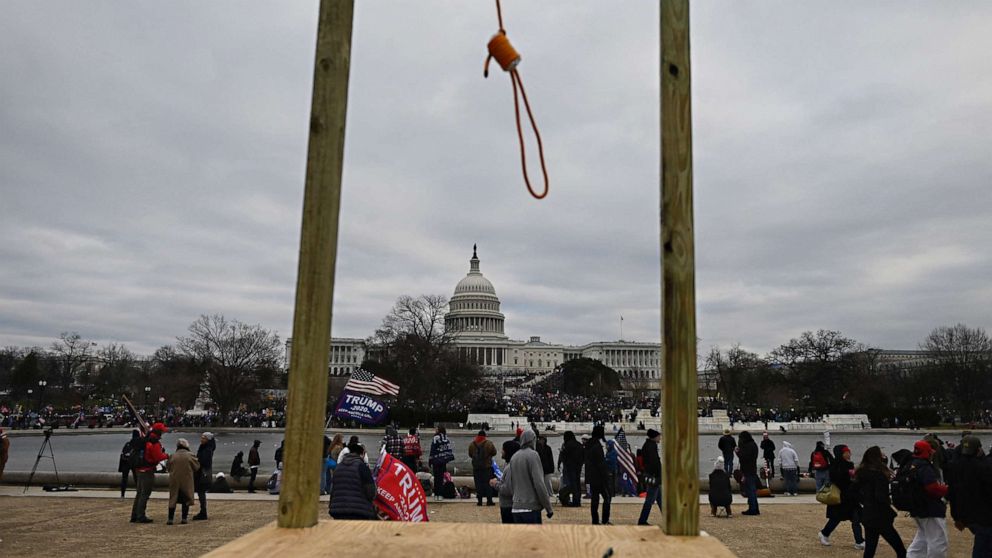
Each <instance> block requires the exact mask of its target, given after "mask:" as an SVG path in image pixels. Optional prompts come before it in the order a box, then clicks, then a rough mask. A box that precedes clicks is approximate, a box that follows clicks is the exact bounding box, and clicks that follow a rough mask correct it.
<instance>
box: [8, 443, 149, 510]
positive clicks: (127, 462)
mask: <svg viewBox="0 0 992 558" xmlns="http://www.w3.org/2000/svg"><path fill="white" fill-rule="evenodd" d="M140 443H141V432H139V431H138V430H132V431H131V439H130V440H128V441H127V442H125V443H124V447H122V448H121V456H120V458H119V459H118V461H117V472H118V473H120V474H121V500H123V499H124V492H126V491H127V478H128V477H129V476H133V477H134V486H135V488H137V486H138V477H137V475H135V473H134V469H133V468H132V467H131V453H132V452H133V451H134V450H136V449H138V444H140ZM2 471H3V467H0V477H2V476H3V475H2Z"/></svg>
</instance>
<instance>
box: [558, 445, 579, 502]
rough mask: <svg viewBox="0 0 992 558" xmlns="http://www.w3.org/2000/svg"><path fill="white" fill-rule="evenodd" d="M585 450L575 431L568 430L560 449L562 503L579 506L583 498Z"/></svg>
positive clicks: (560, 491) (560, 493)
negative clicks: (576, 437)
mask: <svg viewBox="0 0 992 558" xmlns="http://www.w3.org/2000/svg"><path fill="white" fill-rule="evenodd" d="M584 462H585V450H584V449H583V448H582V444H580V443H579V441H578V440H576V439H575V433H574V432H572V431H571V430H566V431H565V433H564V434H563V435H562V444H561V450H559V451H558V469H560V470H561V488H560V489H559V490H558V493H559V497H560V498H561V500H562V502H561V503H562V505H563V506H565V507H570V508H577V507H579V505H580V502H581V498H582V480H581V479H582V464H583V463H584Z"/></svg>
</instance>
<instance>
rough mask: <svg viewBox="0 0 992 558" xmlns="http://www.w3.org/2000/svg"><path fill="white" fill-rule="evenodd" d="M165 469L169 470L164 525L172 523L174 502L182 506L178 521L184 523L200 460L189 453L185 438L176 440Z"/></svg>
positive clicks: (190, 502)
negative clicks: (166, 514) (173, 450)
mask: <svg viewBox="0 0 992 558" xmlns="http://www.w3.org/2000/svg"><path fill="white" fill-rule="evenodd" d="M166 470H167V471H169V520H168V521H167V522H166V525H172V524H173V521H174V520H175V518H176V504H179V505H181V506H182V510H183V511H182V517H181V520H180V523H182V524H183V525H186V524H187V523H188V522H189V521H188V518H189V506H190V504H192V503H193V487H194V478H195V475H196V473H197V472H198V471H199V470H200V462H199V460H197V458H196V457H194V456H193V454H192V453H190V450H189V442H188V441H186V438H179V439H178V440H176V452H175V453H173V454H172V456H171V457H169V462H168V464H167V465H166Z"/></svg>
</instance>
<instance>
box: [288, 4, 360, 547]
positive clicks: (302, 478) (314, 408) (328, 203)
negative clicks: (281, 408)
mask: <svg viewBox="0 0 992 558" xmlns="http://www.w3.org/2000/svg"><path fill="white" fill-rule="evenodd" d="M354 12H355V4H354V0H321V2H320V15H319V19H318V24H317V51H316V56H315V59H314V71H313V98H312V101H311V107H310V138H309V148H308V151H307V174H306V186H305V189H304V193H303V226H302V232H301V234H300V262H299V271H298V275H297V279H296V310H295V313H294V315H293V351H292V354H291V355H290V364H289V401H288V402H287V410H286V446H285V450H284V453H283V463H284V466H283V473H284V476H283V480H282V488H281V490H280V494H279V526H280V527H291V528H303V527H311V526H313V525H316V523H317V518H318V509H317V508H318V501H319V497H320V474H321V461H322V456H321V448H323V443H322V441H323V435H324V413H325V411H326V409H327V363H328V362H329V358H328V357H329V350H330V342H331V305H332V303H333V300H334V265H335V263H336V260H337V246H338V214H339V210H340V206H341V171H342V168H343V165H344V128H345V116H346V114H347V107H348V70H349V68H350V65H351V27H352V19H353V16H354Z"/></svg>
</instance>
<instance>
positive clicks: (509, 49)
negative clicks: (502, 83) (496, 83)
mask: <svg viewBox="0 0 992 558" xmlns="http://www.w3.org/2000/svg"><path fill="white" fill-rule="evenodd" d="M496 17H497V18H499V32H498V33H496V34H495V35H493V38H492V39H490V40H489V45H488V48H489V56H488V57H486V64H485V66H484V67H483V70H482V75H483V77H489V61H490V60H492V59H493V58H495V59H496V62H498V63H499V65H500V67H501V68H503V70H505V71H507V72H509V73H510V82H511V83H512V84H513V112H514V113H515V115H516V120H517V138H518V139H519V140H520V166H521V167H522V169H523V174H524V182H525V183H526V184H527V190H528V191H529V192H530V195H532V196H534V197H535V198H537V199H543V198H544V197H545V196H547V195H548V168H547V166H546V165H545V164H544V144H542V143H541V132H539V131H538V130H537V122H535V121H534V113H533V112H531V110H530V102H528V101H527V92H526V91H525V90H524V82H523V80H521V79H520V74H519V73H518V72H517V65H519V64H520V54H519V53H518V52H517V51H516V50H515V49H514V48H513V45H511V44H510V40H509V39H508V38H506V29H504V28H503V10H502V9H501V8H500V5H499V0H496ZM518 89H519V90H520V93H519V97H523V99H524V108H525V109H527V117H528V118H530V126H531V128H532V129H533V130H534V137H536V138H537V153H538V156H539V157H540V159H541V172H542V173H543V174H544V191H543V192H542V193H540V194H538V193H537V192H535V191H534V188H532V187H531V185H530V178H529V177H528V176H527V154H526V152H525V149H524V132H523V129H522V128H521V126H520V100H519V97H518V94H517V90H518Z"/></svg>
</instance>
